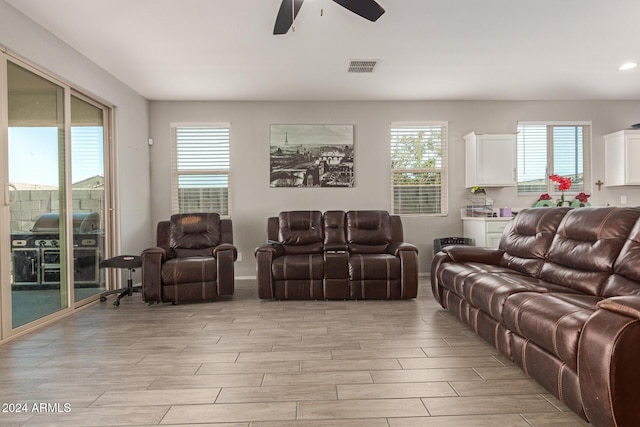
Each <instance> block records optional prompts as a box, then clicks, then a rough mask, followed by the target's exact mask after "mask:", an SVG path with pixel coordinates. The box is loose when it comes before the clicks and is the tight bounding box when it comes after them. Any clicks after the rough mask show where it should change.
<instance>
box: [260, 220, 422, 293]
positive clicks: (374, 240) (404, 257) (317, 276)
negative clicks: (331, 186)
mask: <svg viewBox="0 0 640 427" xmlns="http://www.w3.org/2000/svg"><path fill="white" fill-rule="evenodd" d="M403 240H404V238H403V230H402V221H401V220H400V217H399V216H396V215H389V213H388V212H386V211H349V212H344V211H327V212H325V213H322V212H320V211H288V212H280V214H279V215H278V216H277V217H271V218H269V219H268V220H267V243H265V244H263V245H261V246H259V247H258V248H256V251H255V256H256V269H257V284H258V297H259V298H262V299H402V298H415V297H416V295H417V293H418V249H417V248H416V247H415V246H414V245H412V244H409V243H406V242H404V241H403Z"/></svg>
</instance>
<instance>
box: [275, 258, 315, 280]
mask: <svg viewBox="0 0 640 427" xmlns="http://www.w3.org/2000/svg"><path fill="white" fill-rule="evenodd" d="M271 272H272V274H273V279H274V280H308V279H320V280H321V279H322V278H323V277H324V258H323V257H322V254H306V255H286V256H281V257H278V258H275V259H274V260H273V263H272V264H271Z"/></svg>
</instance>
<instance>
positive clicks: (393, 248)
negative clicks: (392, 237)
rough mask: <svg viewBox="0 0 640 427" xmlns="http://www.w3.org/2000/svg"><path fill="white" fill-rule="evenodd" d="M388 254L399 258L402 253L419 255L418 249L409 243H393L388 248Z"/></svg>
mask: <svg viewBox="0 0 640 427" xmlns="http://www.w3.org/2000/svg"><path fill="white" fill-rule="evenodd" d="M387 250H388V252H389V253H390V254H391V255H393V256H399V255H400V252H402V251H409V252H415V253H418V247H417V246H416V245H414V244H411V243H407V242H400V243H393V244H391V245H389V247H388V248H387Z"/></svg>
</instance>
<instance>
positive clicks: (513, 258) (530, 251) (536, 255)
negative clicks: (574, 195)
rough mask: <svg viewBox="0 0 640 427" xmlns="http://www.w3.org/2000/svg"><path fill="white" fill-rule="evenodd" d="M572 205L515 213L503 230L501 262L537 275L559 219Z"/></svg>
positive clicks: (505, 265)
mask: <svg viewBox="0 0 640 427" xmlns="http://www.w3.org/2000/svg"><path fill="white" fill-rule="evenodd" d="M568 211H569V208H531V209H524V210H522V211H520V212H519V213H518V215H516V217H515V218H514V219H513V220H512V221H511V222H510V223H509V225H508V226H507V227H506V228H505V230H504V232H503V233H502V238H501V239H500V249H503V250H504V251H505V252H504V255H502V259H501V261H500V264H501V265H502V266H504V267H508V268H511V269H513V270H516V271H519V272H521V273H524V274H527V275H529V276H533V277H537V276H538V275H539V274H540V270H541V269H542V265H543V264H544V262H545V259H546V256H547V251H548V250H549V247H550V246H551V242H552V241H553V238H554V236H555V235H556V230H557V229H558V226H559V225H560V221H562V218H564V216H565V214H566V213H567V212H568Z"/></svg>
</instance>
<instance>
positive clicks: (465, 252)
mask: <svg viewBox="0 0 640 427" xmlns="http://www.w3.org/2000/svg"><path fill="white" fill-rule="evenodd" d="M441 252H444V253H445V254H447V255H448V256H449V259H450V260H451V261H452V262H478V263H482V264H490V265H498V264H500V260H501V259H502V255H503V254H504V251H503V250H502V249H491V248H481V247H479V246H462V245H460V246H449V247H445V248H443V249H442V251H441Z"/></svg>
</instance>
